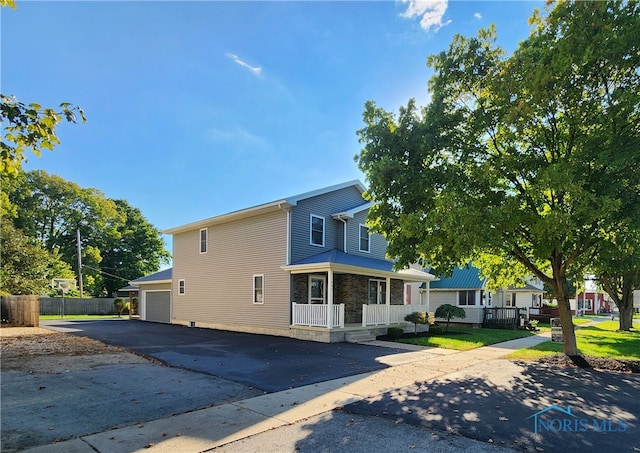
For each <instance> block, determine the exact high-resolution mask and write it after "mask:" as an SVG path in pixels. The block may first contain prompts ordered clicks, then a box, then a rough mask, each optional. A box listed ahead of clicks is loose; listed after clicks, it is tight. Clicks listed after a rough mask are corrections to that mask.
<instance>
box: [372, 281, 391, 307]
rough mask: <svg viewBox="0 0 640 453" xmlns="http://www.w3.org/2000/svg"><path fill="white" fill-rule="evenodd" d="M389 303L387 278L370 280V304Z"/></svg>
mask: <svg viewBox="0 0 640 453" xmlns="http://www.w3.org/2000/svg"><path fill="white" fill-rule="evenodd" d="M386 303H387V282H386V281H385V280H369V305H376V304H382V305H384V304H386Z"/></svg>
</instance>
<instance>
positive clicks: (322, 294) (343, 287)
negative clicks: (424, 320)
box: [283, 250, 435, 342]
mask: <svg viewBox="0 0 640 453" xmlns="http://www.w3.org/2000/svg"><path fill="white" fill-rule="evenodd" d="M283 269H285V270H287V271H288V272H289V273H290V275H291V286H292V295H293V297H292V301H291V329H292V332H293V334H295V335H292V336H294V337H296V338H301V337H302V338H304V337H307V336H313V337H318V336H320V337H322V338H323V339H322V340H318V339H317V338H313V339H316V341H331V342H335V341H349V338H348V337H349V336H350V333H355V332H362V331H367V332H376V331H380V333H377V334H378V335H381V334H384V333H386V328H387V327H388V326H404V325H408V324H406V323H405V321H404V317H405V316H406V315H407V314H409V313H412V312H414V311H427V305H405V303H404V292H405V283H422V282H427V283H428V282H430V281H431V280H434V279H435V277H434V276H433V275H431V274H427V273H425V272H422V271H420V270H417V269H403V270H400V271H394V270H393V263H392V262H391V261H387V260H378V259H373V258H368V257H363V256H358V255H349V254H346V253H344V252H341V251H338V250H331V251H330V252H325V253H322V254H319V255H316V256H314V257H311V258H309V259H307V260H303V261H300V262H298V263H295V264H293V265H289V266H284V267H283ZM427 286H428V285H427ZM427 294H428V293H427ZM427 304H428V300H427ZM322 331H324V333H321V332H322ZM309 339H311V338H309Z"/></svg>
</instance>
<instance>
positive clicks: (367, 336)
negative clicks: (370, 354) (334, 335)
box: [344, 330, 376, 343]
mask: <svg viewBox="0 0 640 453" xmlns="http://www.w3.org/2000/svg"><path fill="white" fill-rule="evenodd" d="M344 339H345V340H346V341H347V342H349V343H362V342H365V341H373V340H375V339H376V334H375V332H371V331H369V330H363V331H360V332H346V333H345V334H344Z"/></svg>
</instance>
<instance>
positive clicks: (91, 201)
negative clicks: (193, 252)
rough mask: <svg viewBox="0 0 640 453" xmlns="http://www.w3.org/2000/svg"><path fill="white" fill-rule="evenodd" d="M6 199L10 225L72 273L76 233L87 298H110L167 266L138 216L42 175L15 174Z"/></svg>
mask: <svg viewBox="0 0 640 453" xmlns="http://www.w3.org/2000/svg"><path fill="white" fill-rule="evenodd" d="M8 195H9V200H10V202H11V203H12V205H13V206H15V207H16V208H17V212H16V215H15V219H14V224H15V226H16V227H17V228H20V229H21V230H22V231H23V232H24V233H25V234H26V235H27V236H29V237H32V238H35V239H37V240H38V241H39V242H40V244H42V246H43V247H44V248H45V249H46V250H47V251H49V252H52V253H54V252H55V253H59V255H60V256H61V257H62V259H63V260H64V261H65V262H66V263H68V264H69V265H71V266H72V267H73V268H74V269H76V271H77V262H78V255H77V231H80V239H81V249H82V263H83V269H82V274H83V281H84V288H85V290H86V292H87V293H89V294H93V295H96V296H98V295H105V294H109V295H110V294H112V293H113V291H114V290H115V289H117V288H119V287H121V286H124V285H126V280H127V279H130V280H133V279H135V278H138V277H141V276H143V275H145V274H146V273H149V272H154V271H156V270H158V268H159V267H160V265H161V264H163V263H165V262H166V261H168V253H167V252H166V251H165V250H164V243H163V242H162V239H161V237H160V233H159V231H158V230H157V229H155V228H154V227H153V226H152V225H150V224H149V223H148V221H147V220H146V219H145V218H144V217H143V216H142V214H141V213H140V211H139V210H138V209H136V208H133V207H131V206H129V205H128V203H127V202H126V201H123V200H115V201H114V200H111V199H108V198H107V197H106V196H105V195H104V194H103V193H102V192H100V191H98V190H96V189H85V188H82V187H80V186H78V185H77V184H75V183H73V182H70V181H67V180H65V179H63V178H61V177H59V176H56V175H49V174H48V173H46V172H45V171H42V170H34V171H29V172H19V174H18V175H17V177H16V178H14V179H13V181H12V184H11V187H10V192H9V194H8Z"/></svg>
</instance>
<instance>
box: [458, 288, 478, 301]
mask: <svg viewBox="0 0 640 453" xmlns="http://www.w3.org/2000/svg"><path fill="white" fill-rule="evenodd" d="M475 304H476V291H475V290H473V289H471V290H467V291H458V305H475Z"/></svg>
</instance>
